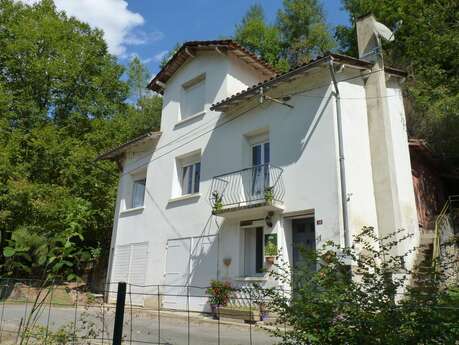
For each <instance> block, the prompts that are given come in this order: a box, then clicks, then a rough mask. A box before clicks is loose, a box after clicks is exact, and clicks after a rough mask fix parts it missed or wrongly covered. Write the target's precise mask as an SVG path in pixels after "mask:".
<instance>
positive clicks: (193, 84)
mask: <svg viewBox="0 0 459 345" xmlns="http://www.w3.org/2000/svg"><path fill="white" fill-rule="evenodd" d="M205 82H206V75H205V74H204V73H203V74H201V75H198V76H197V77H195V78H193V79H191V80H189V81H187V82H186V83H184V84H183V85H182V88H183V97H182V99H181V102H180V113H181V117H182V120H184V119H186V118H189V117H192V116H194V115H198V114H201V113H202V112H203V111H204V103H205Z"/></svg>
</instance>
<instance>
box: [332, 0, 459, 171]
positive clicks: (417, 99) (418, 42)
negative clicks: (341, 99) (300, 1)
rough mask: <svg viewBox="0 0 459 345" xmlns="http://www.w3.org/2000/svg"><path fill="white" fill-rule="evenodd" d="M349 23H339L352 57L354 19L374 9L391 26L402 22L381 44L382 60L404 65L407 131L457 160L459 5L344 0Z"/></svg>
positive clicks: (341, 38) (423, 0) (344, 47)
mask: <svg viewBox="0 0 459 345" xmlns="http://www.w3.org/2000/svg"><path fill="white" fill-rule="evenodd" d="M342 2H343V6H344V8H345V9H346V10H347V11H348V12H349V15H350V18H351V22H352V26H351V27H343V26H341V27H338V28H337V30H336V37H337V39H338V42H339V46H340V49H341V51H343V52H345V53H348V54H352V55H354V56H356V54H357V48H356V47H357V44H356V35H355V25H354V24H355V18H357V17H359V16H361V15H364V14H367V13H370V12H372V13H374V15H375V17H376V18H377V20H378V21H380V22H383V23H384V24H386V25H388V26H389V27H392V26H393V25H394V24H395V23H396V22H397V21H399V20H403V24H402V26H401V27H400V29H399V31H397V33H396V35H395V41H394V42H392V43H388V44H385V45H384V47H383V48H384V54H385V59H386V63H387V64H389V65H395V66H398V67H401V68H402V69H405V70H406V71H407V72H408V73H409V78H408V80H407V83H406V84H405V95H406V103H407V104H408V107H407V117H408V130H409V134H410V135H411V136H414V137H421V138H425V139H427V140H428V142H429V144H430V145H431V146H432V147H433V148H434V149H435V150H436V151H437V152H438V153H440V154H442V155H444V156H446V157H450V160H451V161H453V162H454V161H455V162H456V163H457V162H459V136H458V135H457V133H458V131H459V115H458V114H459V113H458V111H457V109H458V107H459V77H458V76H459V74H458V70H459V59H458V58H457V51H459V39H458V37H459V26H458V25H457V23H458V22H459V4H458V2H457V1H426V0H416V1H409V0H396V1H369V0H366V1H361V0H343V1H342Z"/></svg>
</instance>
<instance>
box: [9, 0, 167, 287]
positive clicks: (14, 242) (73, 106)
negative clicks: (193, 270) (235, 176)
mask: <svg viewBox="0 0 459 345" xmlns="http://www.w3.org/2000/svg"><path fill="white" fill-rule="evenodd" d="M0 27H1V30H0V66H2V68H1V69H0V132H1V134H0V146H1V147H2V149H1V150H0V233H1V242H0V244H1V248H0V258H1V261H0V265H1V269H2V276H3V275H6V274H11V275H15V276H16V277H20V276H27V277H30V278H34V277H35V278H42V277H43V275H44V274H45V275H49V274H53V275H54V276H57V275H59V276H62V277H63V278H67V279H75V278H76V277H77V276H78V275H81V273H82V272H83V271H84V269H85V268H86V267H87V266H88V265H89V264H90V263H91V262H92V263H97V260H98V259H99V258H107V257H108V255H107V252H108V248H109V244H110V237H111V229H112V221H113V212H114V205H115V199H116V187H117V183H118V177H117V176H118V172H117V170H116V167H115V165H114V164H112V163H110V162H98V163H95V162H94V160H95V158H96V157H97V155H98V154H99V153H101V152H103V151H106V150H107V149H109V148H112V147H114V146H116V145H118V144H120V143H122V142H125V141H126V140H128V139H130V138H132V137H133V136H136V135H139V134H142V133H144V132H145V131H147V130H151V129H153V128H156V127H157V126H158V123H159V118H160V110H161V99H160V98H158V97H152V98H144V99H142V100H141V102H143V104H144V105H143V106H142V107H143V110H139V109H137V108H134V107H133V106H131V105H130V104H128V103H127V102H126V100H127V96H128V85H127V83H126V82H124V81H123V80H122V78H121V77H122V75H123V73H124V68H123V67H122V66H121V65H119V64H118V63H117V62H116V59H115V58H114V57H113V56H111V55H110V54H109V53H108V51H107V45H106V43H105V41H104V40H103V36H102V32H101V31H99V30H95V29H91V28H90V26H89V25H87V24H85V23H82V22H80V21H78V20H76V19H75V18H69V17H67V16H66V15H65V13H64V12H58V11H57V10H56V8H55V6H54V4H53V2H52V1H50V0H44V1H41V2H38V3H37V4H35V5H33V6H28V5H24V4H23V3H21V2H15V1H13V0H0ZM101 251H102V253H101ZM99 263H100V264H104V262H103V260H102V261H99Z"/></svg>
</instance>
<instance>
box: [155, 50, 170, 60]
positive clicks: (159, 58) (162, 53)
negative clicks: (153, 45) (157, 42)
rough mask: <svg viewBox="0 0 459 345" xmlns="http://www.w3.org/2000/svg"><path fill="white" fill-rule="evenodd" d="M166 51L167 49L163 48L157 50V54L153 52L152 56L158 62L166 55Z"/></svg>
mask: <svg viewBox="0 0 459 345" xmlns="http://www.w3.org/2000/svg"><path fill="white" fill-rule="evenodd" d="M167 53H168V51H167V50H163V51H162V52H159V53H158V54H155V55H154V56H153V58H154V59H155V60H156V61H158V62H159V61H161V60H162V59H163V58H164V57H165V56H166V54H167Z"/></svg>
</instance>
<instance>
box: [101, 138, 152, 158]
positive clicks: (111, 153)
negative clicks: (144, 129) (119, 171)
mask: <svg viewBox="0 0 459 345" xmlns="http://www.w3.org/2000/svg"><path fill="white" fill-rule="evenodd" d="M160 137H161V132H148V133H145V134H142V135H140V136H138V137H137V138H134V139H132V140H129V141H128V142H125V143H124V144H121V145H119V146H117V147H115V148H113V149H111V150H109V151H107V152H105V153H103V154H101V155H100V156H98V157H97V158H96V161H99V160H109V159H115V158H117V157H119V156H120V155H121V154H122V153H124V152H125V151H126V150H127V149H128V148H130V147H132V146H133V145H136V144H137V145H138V144H142V143H144V142H146V141H149V140H153V141H154V144H155V145H156V144H157V143H158V140H159V138H160Z"/></svg>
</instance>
